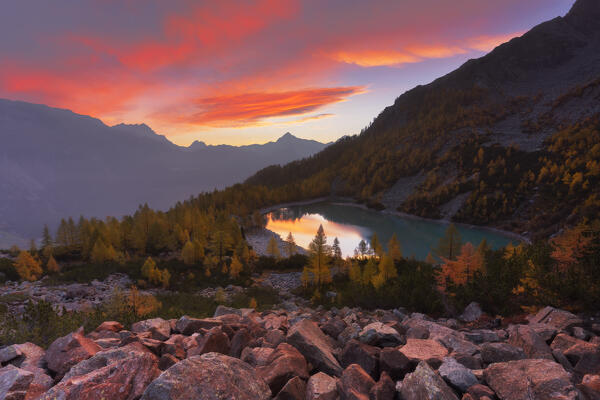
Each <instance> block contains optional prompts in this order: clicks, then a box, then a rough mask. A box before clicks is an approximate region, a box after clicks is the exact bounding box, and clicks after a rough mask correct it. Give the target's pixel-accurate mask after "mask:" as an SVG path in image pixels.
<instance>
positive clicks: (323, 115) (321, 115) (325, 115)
mask: <svg viewBox="0 0 600 400" xmlns="http://www.w3.org/2000/svg"><path fill="white" fill-rule="evenodd" d="M334 115H335V114H331V113H324V114H317V115H309V116H307V117H303V118H299V119H296V120H294V121H292V122H296V123H302V122H308V121H315V120H318V119H323V118H329V117H333V116H334Z"/></svg>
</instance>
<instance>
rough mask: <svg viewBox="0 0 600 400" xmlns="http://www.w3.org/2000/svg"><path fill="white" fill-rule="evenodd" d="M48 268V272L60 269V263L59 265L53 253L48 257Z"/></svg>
mask: <svg viewBox="0 0 600 400" xmlns="http://www.w3.org/2000/svg"><path fill="white" fill-rule="evenodd" d="M46 270H47V271H48V272H58V271H60V265H58V263H57V262H56V260H55V259H54V257H53V256H52V255H50V258H49V259H48V262H47V263H46Z"/></svg>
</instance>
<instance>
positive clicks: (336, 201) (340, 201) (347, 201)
mask: <svg viewBox="0 0 600 400" xmlns="http://www.w3.org/2000/svg"><path fill="white" fill-rule="evenodd" d="M324 202H329V203H331V204H333V205H339V206H348V207H357V208H361V209H363V210H366V211H372V212H377V213H381V214H387V215H391V216H395V217H401V218H407V219H412V220H420V221H428V222H434V223H438V224H443V225H450V224H454V225H456V226H460V227H463V228H470V229H481V230H484V231H488V232H491V233H497V234H500V235H503V236H506V237H508V238H513V239H515V240H519V241H521V242H525V243H527V244H531V240H530V239H529V238H527V237H525V236H523V235H521V234H518V233H516V232H511V231H507V230H504V229H499V228H494V227H492V226H482V225H473V224H466V223H462V222H452V221H450V220H448V219H433V218H426V217H420V216H418V215H413V214H407V213H405V212H401V211H393V210H388V209H385V210H374V209H372V208H369V207H367V206H366V205H365V204H361V203H358V202H357V201H356V200H355V199H352V198H350V197H337V198H336V197H317V198H315V199H311V200H301V201H296V202H290V203H282V204H277V205H274V206H270V207H265V208H263V209H261V210H260V213H261V214H263V215H265V214H268V213H270V212H273V211H275V210H277V209H280V208H287V207H294V206H304V205H310V204H317V203H324Z"/></svg>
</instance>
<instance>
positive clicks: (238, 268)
mask: <svg viewBox="0 0 600 400" xmlns="http://www.w3.org/2000/svg"><path fill="white" fill-rule="evenodd" d="M243 268H244V266H243V265H242V263H241V262H240V260H239V258H237V257H236V256H233V258H232V259H231V264H230V265H229V276H230V277H231V278H233V279H237V278H238V277H239V276H240V273H241V272H242V269H243Z"/></svg>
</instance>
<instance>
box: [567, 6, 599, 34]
mask: <svg viewBox="0 0 600 400" xmlns="http://www.w3.org/2000/svg"><path fill="white" fill-rule="evenodd" d="M565 18H566V19H567V21H569V23H570V24H571V25H572V26H574V27H577V28H578V29H580V30H582V31H584V32H586V33H593V32H598V31H600V29H599V28H600V25H598V21H600V1H598V0H577V1H576V2H575V4H573V7H571V10H570V11H569V13H568V14H567V15H566V16H565Z"/></svg>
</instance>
